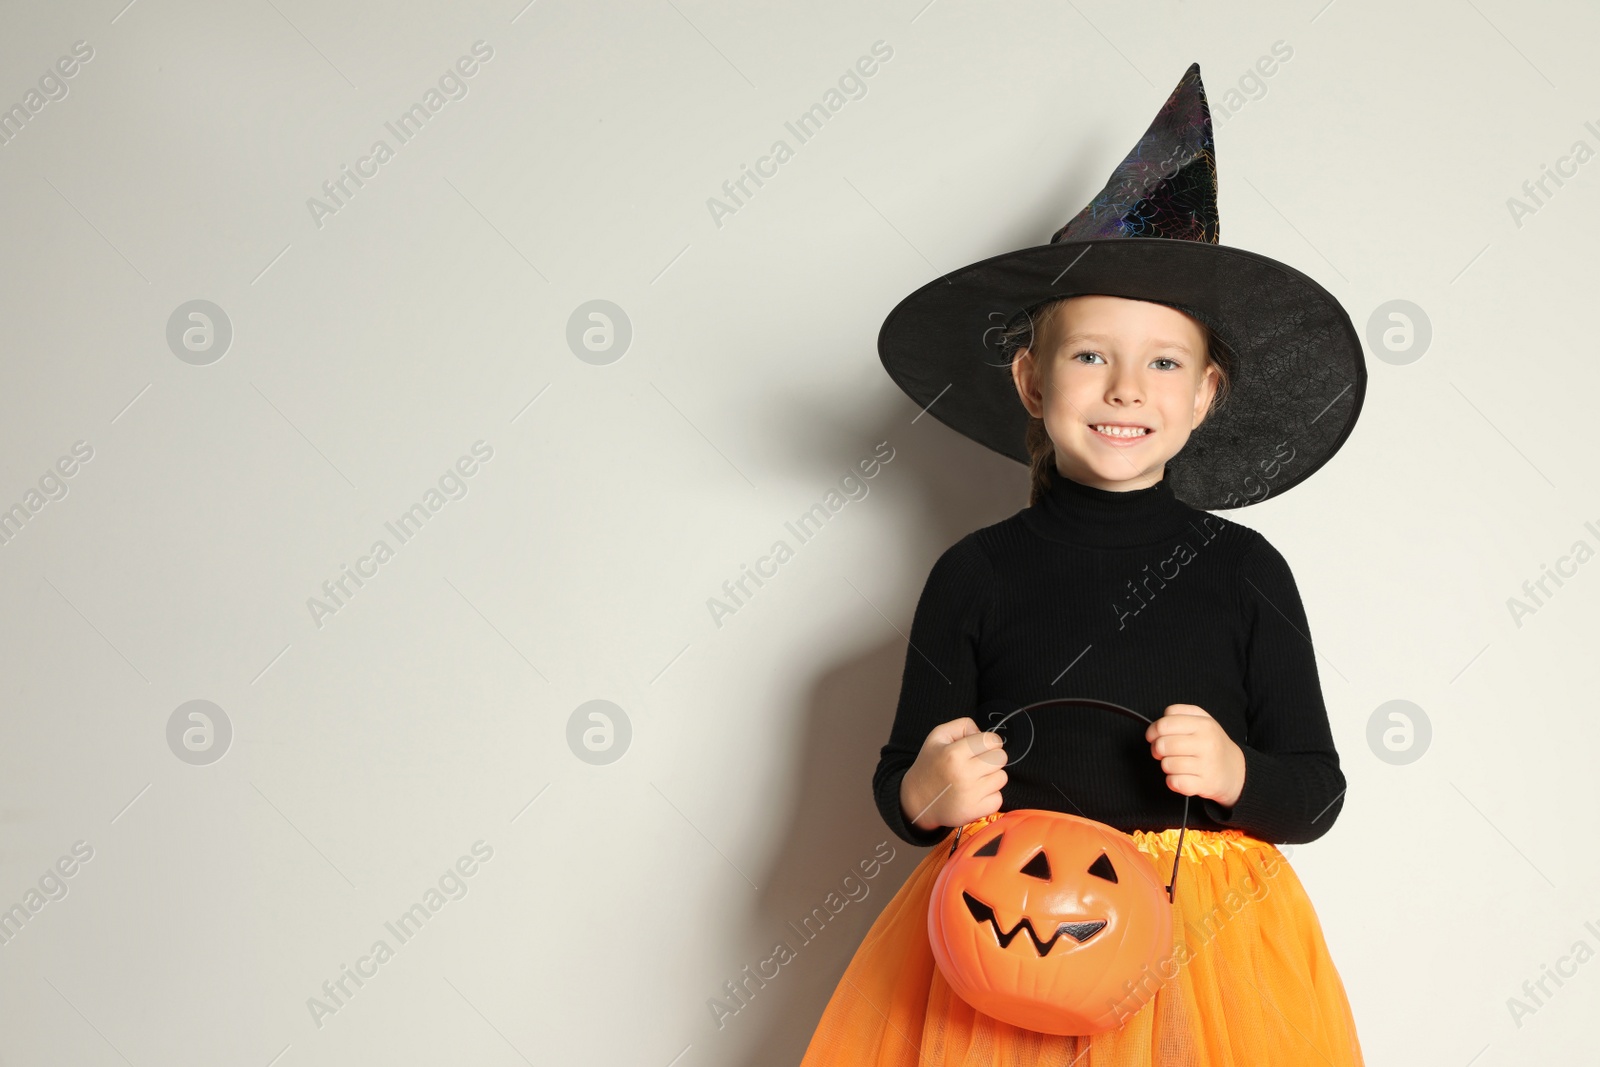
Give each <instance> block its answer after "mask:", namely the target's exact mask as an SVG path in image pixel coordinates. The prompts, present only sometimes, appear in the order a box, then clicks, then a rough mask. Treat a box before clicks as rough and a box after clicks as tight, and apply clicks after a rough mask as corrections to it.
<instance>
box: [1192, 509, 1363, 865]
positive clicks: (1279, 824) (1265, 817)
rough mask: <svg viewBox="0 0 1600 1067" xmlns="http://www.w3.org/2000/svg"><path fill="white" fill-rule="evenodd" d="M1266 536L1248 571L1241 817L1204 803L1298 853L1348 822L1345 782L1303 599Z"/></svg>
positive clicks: (1242, 605)
mask: <svg viewBox="0 0 1600 1067" xmlns="http://www.w3.org/2000/svg"><path fill="white" fill-rule="evenodd" d="M1256 536H1257V540H1256V542H1255V544H1253V545H1252V546H1251V547H1250V548H1249V549H1248V550H1247V551H1246V552H1245V554H1244V556H1243V557H1242V558H1241V561H1240V567H1239V590H1238V596H1239V602H1238V610H1239V611H1240V612H1241V613H1242V618H1243V626H1244V628H1245V632H1246V633H1247V634H1248V639H1247V646H1246V650H1247V651H1246V665H1245V671H1246V689H1247V691H1248V694H1249V700H1248V704H1247V707H1246V728H1247V736H1246V738H1245V740H1244V741H1242V742H1239V744H1240V748H1242V749H1243V750H1244V758H1245V779H1244V787H1243V789H1242V790H1241V792H1240V794H1239V799H1238V801H1237V802H1236V803H1235V804H1234V806H1233V807H1232V808H1231V809H1229V808H1224V807H1222V806H1221V805H1219V804H1217V803H1216V802H1215V801H1213V800H1209V799H1207V800H1204V801H1203V802H1202V803H1203V804H1204V806H1205V810H1206V813H1207V814H1208V815H1210V816H1211V817H1212V818H1213V819H1215V820H1216V821H1217V822H1219V823H1221V824H1223V825H1225V826H1229V827H1234V828H1237V829H1240V830H1243V831H1244V832H1246V833H1248V834H1251V835H1252V836H1255V837H1259V838H1261V839H1263V840H1266V841H1274V842H1282V843H1286V844H1287V843H1294V844H1298V843H1303V842H1306V841H1314V840H1316V839H1317V838H1319V837H1321V836H1322V835H1323V834H1324V833H1326V832H1327V831H1328V828H1329V827H1330V826H1332V825H1333V822H1334V820H1335V819H1336V818H1338V815H1339V811H1340V809H1341V808H1342V807H1343V805H1344V790H1345V778H1344V773H1343V772H1342V771H1341V770H1340V769H1339V754H1338V752H1337V750H1336V749H1335V748H1334V744H1333V734H1332V731H1331V729H1330V728H1329V724H1328V712H1327V708H1326V706H1325V705H1324V703H1323V698H1322V687H1321V684H1320V682H1319V680H1318V676H1317V660H1316V653H1315V651H1314V650H1313V648H1312V644H1311V628H1310V625H1309V624H1308V623H1307V621H1306V614H1305V608H1304V606H1303V605H1302V604H1301V601H1300V591H1299V589H1298V587H1297V586H1296V585H1295V580H1294V575H1293V573H1292V572H1291V571H1290V569H1289V564H1288V563H1287V562H1286V561H1285V560H1284V558H1283V556H1282V555H1281V554H1280V553H1279V552H1278V550H1277V549H1275V548H1274V547H1273V546H1272V545H1271V544H1270V543H1269V542H1268V541H1267V540H1266V538H1264V537H1261V536H1260V535H1259V534H1257V535H1256ZM1235 740H1236V741H1237V740H1238V739H1237V738H1236V739H1235Z"/></svg>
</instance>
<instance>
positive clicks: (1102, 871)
mask: <svg viewBox="0 0 1600 1067" xmlns="http://www.w3.org/2000/svg"><path fill="white" fill-rule="evenodd" d="M1089 873H1090V874H1092V875H1094V876H1095V877H1096V878H1104V879H1105V880H1106V881H1108V882H1115V881H1116V880H1117V871H1116V868H1115V867H1113V866H1111V857H1110V856H1107V855H1106V854H1105V853H1104V852H1102V853H1100V858H1099V859H1097V860H1095V861H1094V862H1093V863H1091V864H1089Z"/></svg>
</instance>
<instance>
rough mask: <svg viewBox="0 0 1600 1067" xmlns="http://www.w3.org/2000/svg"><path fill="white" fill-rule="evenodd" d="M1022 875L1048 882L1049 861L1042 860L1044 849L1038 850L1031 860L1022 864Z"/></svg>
mask: <svg viewBox="0 0 1600 1067" xmlns="http://www.w3.org/2000/svg"><path fill="white" fill-rule="evenodd" d="M1022 873H1023V874H1026V875H1029V876H1031V877H1034V878H1041V879H1043V880H1044V881H1046V882H1048V881H1049V880H1050V861H1049V860H1047V859H1045V858H1044V849H1040V850H1039V851H1038V853H1037V854H1035V855H1034V857H1033V859H1031V860H1029V861H1028V862H1027V863H1025V864H1023V867H1022Z"/></svg>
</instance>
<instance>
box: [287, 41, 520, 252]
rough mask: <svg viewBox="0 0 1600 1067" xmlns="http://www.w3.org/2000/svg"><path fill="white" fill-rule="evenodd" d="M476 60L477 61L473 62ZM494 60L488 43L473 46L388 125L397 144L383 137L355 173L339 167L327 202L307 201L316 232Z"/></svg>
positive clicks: (325, 188) (325, 187) (326, 186)
mask: <svg viewBox="0 0 1600 1067" xmlns="http://www.w3.org/2000/svg"><path fill="white" fill-rule="evenodd" d="M474 57H476V58H474ZM493 58H494V49H493V48H492V47H490V46H489V44H488V43H486V42H485V41H483V40H482V39H481V38H480V39H479V40H476V41H473V42H472V55H470V56H462V57H461V58H460V59H457V60H456V61H455V65H454V66H453V67H447V68H446V69H445V72H444V73H443V74H441V75H439V83H438V86H437V88H435V87H434V86H429V87H428V89H427V91H426V92H424V93H423V94H422V99H421V100H420V101H418V102H416V103H414V104H412V105H411V106H410V107H408V108H406V109H405V110H404V111H402V112H400V114H399V115H398V116H397V117H396V118H395V119H394V120H393V121H391V122H385V123H384V124H383V125H384V128H385V129H387V130H388V131H389V133H390V134H392V135H393V136H394V140H395V143H394V145H392V146H391V145H390V144H389V142H388V141H387V140H386V139H384V138H382V137H380V138H378V139H377V140H376V141H373V142H372V147H371V148H369V149H367V154H366V155H364V156H361V157H360V158H358V159H357V160H356V165H355V170H353V171H352V170H351V169H350V167H349V165H348V164H345V163H341V164H339V176H338V177H337V178H330V179H328V180H327V181H325V182H323V183H322V193H323V196H324V197H325V199H318V198H317V197H314V196H312V197H307V198H306V210H308V211H310V212H311V221H312V222H313V223H314V224H315V225H316V227H317V229H319V230H320V229H322V226H323V219H325V218H326V217H327V216H329V215H337V214H338V213H339V211H340V210H341V209H342V208H344V207H345V206H346V205H347V204H348V203H349V202H350V200H351V199H352V198H353V197H354V196H355V195H356V192H357V190H359V189H362V188H365V187H366V184H367V183H366V181H363V180H362V179H363V178H365V179H367V180H371V179H373V178H376V177H377V176H378V168H380V167H381V166H383V164H385V163H387V162H389V161H390V160H391V159H393V158H394V157H395V152H396V151H397V149H399V148H400V147H401V146H404V145H407V144H409V143H411V139H412V138H413V137H415V136H416V135H417V134H419V133H421V132H422V130H423V127H425V126H427V124H428V122H429V121H430V120H431V119H432V118H433V116H434V115H436V114H438V113H439V112H440V111H441V110H442V109H443V108H444V106H445V105H446V104H448V103H449V102H450V101H452V100H461V99H464V98H465V97H466V95H467V79H468V78H471V77H473V76H474V75H475V74H477V73H478V70H479V65H480V64H482V63H487V62H489V60H491V59H493Z"/></svg>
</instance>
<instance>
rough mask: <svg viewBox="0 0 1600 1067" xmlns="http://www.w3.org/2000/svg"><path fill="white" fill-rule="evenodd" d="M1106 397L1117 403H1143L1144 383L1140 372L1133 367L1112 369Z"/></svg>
mask: <svg viewBox="0 0 1600 1067" xmlns="http://www.w3.org/2000/svg"><path fill="white" fill-rule="evenodd" d="M1106 399H1107V401H1109V402H1111V403H1115V404H1141V403H1143V402H1144V385H1143V383H1142V382H1141V381H1140V380H1139V372H1138V371H1137V370H1136V369H1134V368H1132V367H1121V368H1117V369H1114V370H1112V372H1111V380H1110V381H1109V382H1107V383H1106Z"/></svg>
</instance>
